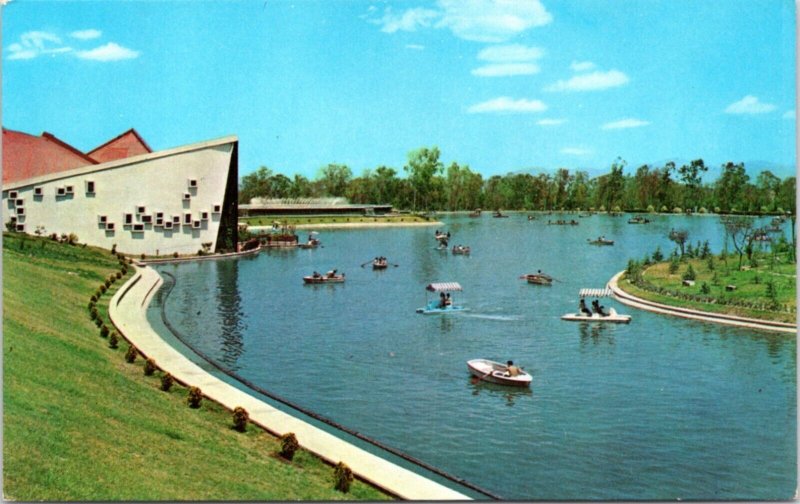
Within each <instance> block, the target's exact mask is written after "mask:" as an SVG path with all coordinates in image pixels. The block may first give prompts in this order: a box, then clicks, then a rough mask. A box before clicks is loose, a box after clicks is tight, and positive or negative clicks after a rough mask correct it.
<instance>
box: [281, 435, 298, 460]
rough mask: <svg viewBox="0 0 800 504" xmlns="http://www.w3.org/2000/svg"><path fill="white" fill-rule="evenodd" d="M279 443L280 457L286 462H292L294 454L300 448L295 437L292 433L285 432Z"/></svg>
mask: <svg viewBox="0 0 800 504" xmlns="http://www.w3.org/2000/svg"><path fill="white" fill-rule="evenodd" d="M280 442H281V451H280V456H281V457H283V458H285V459H286V460H292V459H293V458H294V454H295V452H296V451H297V449H298V448H300V443H298V442H297V436H295V435H294V433H293V432H287V433H286V434H284V435H282V436H281V437H280Z"/></svg>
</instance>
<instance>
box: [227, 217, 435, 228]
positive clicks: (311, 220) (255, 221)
mask: <svg viewBox="0 0 800 504" xmlns="http://www.w3.org/2000/svg"><path fill="white" fill-rule="evenodd" d="M239 222H242V223H247V225H249V226H272V224H273V223H274V222H280V223H281V224H283V225H288V226H297V225H306V224H308V225H313V224H359V223H365V224H378V225H380V224H385V223H393V224H394V223H409V222H411V223H413V222H429V219H425V218H424V217H421V216H419V215H411V214H409V215H391V216H376V217H368V216H359V215H342V216H325V215H309V216H305V215H301V216H296V215H291V216H285V215H275V216H267V217H240V218H239Z"/></svg>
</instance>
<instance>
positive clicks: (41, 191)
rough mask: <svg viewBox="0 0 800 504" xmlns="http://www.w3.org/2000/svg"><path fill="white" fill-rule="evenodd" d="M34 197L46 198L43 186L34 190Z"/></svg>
mask: <svg viewBox="0 0 800 504" xmlns="http://www.w3.org/2000/svg"><path fill="white" fill-rule="evenodd" d="M33 195H34V196H44V189H43V188H42V186H36V187H34V188H33Z"/></svg>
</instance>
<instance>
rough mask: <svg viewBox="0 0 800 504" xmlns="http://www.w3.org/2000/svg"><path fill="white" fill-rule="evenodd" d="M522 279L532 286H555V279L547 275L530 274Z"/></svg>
mask: <svg viewBox="0 0 800 504" xmlns="http://www.w3.org/2000/svg"><path fill="white" fill-rule="evenodd" d="M521 278H524V279H525V280H527V281H528V283H530V284H536V285H553V277H551V276H549V275H545V274H540V273H530V274H527V275H522V277H521Z"/></svg>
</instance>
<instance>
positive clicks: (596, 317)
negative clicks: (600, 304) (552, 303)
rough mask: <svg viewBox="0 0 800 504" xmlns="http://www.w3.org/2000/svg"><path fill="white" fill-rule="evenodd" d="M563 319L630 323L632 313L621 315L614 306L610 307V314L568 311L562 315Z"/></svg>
mask: <svg viewBox="0 0 800 504" xmlns="http://www.w3.org/2000/svg"><path fill="white" fill-rule="evenodd" d="M561 320H568V321H570V322H605V323H609V324H628V323H630V321H631V316H630V315H620V314H619V313H617V310H615V309H614V308H609V309H608V315H605V316H604V315H600V314H599V313H592V314H591V315H586V314H585V313H567V314H566V315H563V316H562V317H561Z"/></svg>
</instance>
